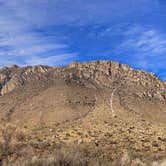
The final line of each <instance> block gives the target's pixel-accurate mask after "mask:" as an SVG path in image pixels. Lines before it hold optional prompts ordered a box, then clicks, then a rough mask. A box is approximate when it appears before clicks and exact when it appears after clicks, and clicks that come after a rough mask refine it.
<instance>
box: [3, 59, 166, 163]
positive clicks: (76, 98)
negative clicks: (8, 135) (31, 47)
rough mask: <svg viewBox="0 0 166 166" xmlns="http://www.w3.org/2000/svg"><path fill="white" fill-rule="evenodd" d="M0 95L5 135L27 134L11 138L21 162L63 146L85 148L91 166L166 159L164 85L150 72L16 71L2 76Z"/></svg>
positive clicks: (84, 66)
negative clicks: (8, 129) (14, 128)
mask: <svg viewBox="0 0 166 166" xmlns="http://www.w3.org/2000/svg"><path fill="white" fill-rule="evenodd" d="M0 95H1V96H0V119H1V124H2V128H4V126H6V124H8V125H9V124H10V127H11V126H17V131H19V133H20V132H21V133H22V134H23V135H24V136H23V137H24V138H23V139H21V140H17V139H16V138H17V137H18V136H16V138H15V137H14V138H12V139H13V141H14V143H13V142H12V149H15V148H16V149H17V151H20V152H21V154H20V155H19V157H18V158H19V160H18V159H17V161H21V160H23V161H25V156H30V157H29V158H30V159H33V158H34V156H35V157H36V158H43V156H44V158H49V157H50V155H51V154H52V153H53V152H54V151H55V150H56V149H57V148H58V147H59V145H60V146H61V147H62V149H63V148H64V147H66V146H67V147H66V149H68V148H69V147H70V146H73V145H77V146H79V148H80V147H82V146H83V152H82V150H81V155H83V156H84V157H82V158H86V160H87V161H88V163H90V164H89V165H94V164H92V163H91V162H92V161H91V160H92V159H94V156H96V157H97V158H96V160H97V161H96V162H98V163H100V162H101V161H103V163H102V164H103V165H123V162H125V163H124V165H126V163H127V162H128V163H127V165H132V162H133V163H134V162H136V161H135V159H137V160H139V164H140V163H141V164H142V165H143V164H145V165H146V164H147V165H148V164H150V162H151V163H152V162H155V161H156V160H157V162H160V160H162V159H164V157H165V156H166V132H165V131H166V130H165V129H166V83H165V82H163V81H161V80H160V79H159V78H158V77H157V76H155V75H153V74H152V73H147V72H145V71H140V70H134V69H132V68H131V67H129V66H127V65H124V64H119V63H116V62H112V61H93V62H85V63H72V64H70V65H69V66H65V67H48V66H42V65H41V66H27V67H19V66H16V65H13V66H10V67H4V68H1V69H0ZM13 135H15V134H13ZM3 139H4V136H3V132H2V140H3ZM2 143H3V141H2ZM23 145H24V146H23ZM68 146H69V147H68ZM85 147H86V148H85ZM19 148H20V150H19ZM27 148H30V150H27ZM69 149H70V150H71V148H69ZM69 149H68V150H67V151H69V152H70V150H69ZM76 149H78V147H77V148H76ZM12 151H13V152H12V153H11V154H8V157H9V158H10V161H12V162H13V163H15V160H14V159H15V158H16V156H17V154H16V153H15V151H14V150H12ZM22 151H27V153H28V154H27V155H23V154H24V153H23V152H22ZM29 151H30V152H29ZM79 153H80V152H79ZM82 153H83V154H82ZM125 155H127V156H129V157H130V158H131V159H130V160H129V159H123V158H125V157H126V156H125ZM1 158H2V159H1V160H2V161H3V160H5V159H4V156H3V154H2V157H1ZM120 158H121V159H123V160H124V161H123V162H121V163H120V160H121V159H120ZM126 158H127V157H126ZM165 159H166V157H165ZM93 162H94V161H93ZM118 162H119V163H120V164H117V163H118ZM15 164H16V163H15ZM17 164H18V163H17ZM102 164H99V165H102ZM70 165H72V164H70ZM73 165H74V164H73ZM82 165H85V164H82ZM96 165H97V164H96ZM135 165H136V164H135Z"/></svg>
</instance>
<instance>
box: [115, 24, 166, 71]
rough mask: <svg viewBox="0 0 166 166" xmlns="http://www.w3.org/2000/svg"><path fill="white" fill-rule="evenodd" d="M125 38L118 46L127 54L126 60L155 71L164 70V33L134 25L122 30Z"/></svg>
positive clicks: (165, 61) (165, 57) (165, 51)
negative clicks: (124, 30) (125, 30)
mask: <svg viewBox="0 0 166 166" xmlns="http://www.w3.org/2000/svg"><path fill="white" fill-rule="evenodd" d="M124 36H125V39H124V40H123V41H122V43H121V44H120V46H119V48H118V49H119V50H121V51H120V52H121V53H125V54H126V56H127V55H128V61H129V63H130V64H131V65H134V66H135V67H139V68H143V69H146V70H149V71H152V72H155V73H158V72H159V71H161V70H162V71H163V70H165V66H166V34H165V33H162V32H159V31H157V30H155V29H147V28H143V27H141V26H134V27H132V28H129V30H128V31H127V32H124Z"/></svg>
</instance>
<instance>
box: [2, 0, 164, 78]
mask: <svg viewBox="0 0 166 166" xmlns="http://www.w3.org/2000/svg"><path fill="white" fill-rule="evenodd" d="M100 59H101V60H103V59H104V60H107V59H108V60H113V61H118V62H120V63H126V64H129V65H130V66H132V67H134V68H136V69H143V70H146V71H149V72H153V73H155V74H157V75H158V76H159V77H160V78H162V79H163V80H166V1H165V0H116V1H115V0H35V1H34V0H0V66H7V65H10V64H18V65H20V66H23V65H38V64H44V65H52V66H56V65H66V64H68V63H70V62H73V61H80V62H82V61H90V60H100Z"/></svg>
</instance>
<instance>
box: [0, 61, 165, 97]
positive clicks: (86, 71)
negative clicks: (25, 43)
mask: <svg viewBox="0 0 166 166" xmlns="http://www.w3.org/2000/svg"><path fill="white" fill-rule="evenodd" d="M56 77H61V78H62V79H64V80H67V81H68V82H71V81H75V82H77V83H79V84H82V85H85V84H86V86H87V87H88V84H89V86H90V82H93V83H95V84H96V85H98V86H99V87H102V88H109V89H114V88H115V87H116V86H121V87H122V89H124V88H125V89H126V90H129V91H133V93H135V94H136V95H137V96H139V97H147V98H157V99H160V100H165V99H166V83H165V82H163V81H161V80H160V79H159V78H158V77H156V76H155V75H154V74H152V73H147V72H145V71H140V70H134V69H133V68H131V67H129V66H128V65H125V64H120V63H116V62H112V61H93V62H86V63H77V62H74V63H71V64H70V65H69V66H66V67H62V68H55V67H48V66H41V65H40V66H33V67H32V66H29V67H22V68H20V67H18V66H16V65H12V66H10V67H5V68H2V69H0V95H4V94H6V93H10V92H11V91H13V90H14V89H16V88H18V87H20V86H24V85H25V84H31V82H33V83H34V84H35V82H36V83H37V82H39V81H41V82H42V81H43V83H44V81H49V80H55V79H56Z"/></svg>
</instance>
